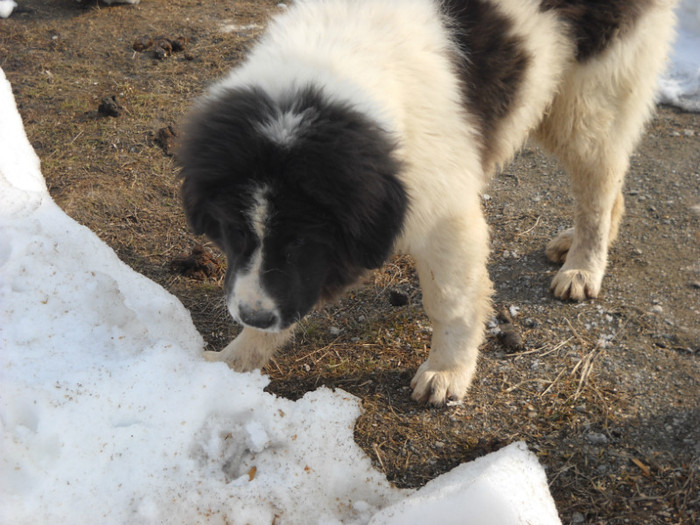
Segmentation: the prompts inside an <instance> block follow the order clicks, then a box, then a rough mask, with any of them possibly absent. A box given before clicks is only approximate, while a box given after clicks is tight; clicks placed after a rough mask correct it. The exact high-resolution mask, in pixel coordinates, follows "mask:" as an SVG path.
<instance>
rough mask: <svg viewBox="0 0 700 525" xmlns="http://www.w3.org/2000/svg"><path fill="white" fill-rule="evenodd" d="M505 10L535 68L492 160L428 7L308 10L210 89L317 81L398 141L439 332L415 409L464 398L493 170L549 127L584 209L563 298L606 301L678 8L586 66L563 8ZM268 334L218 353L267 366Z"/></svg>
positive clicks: (480, 321)
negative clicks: (609, 271) (629, 171)
mask: <svg viewBox="0 0 700 525" xmlns="http://www.w3.org/2000/svg"><path fill="white" fill-rule="evenodd" d="M492 3H493V4H495V5H497V6H498V8H499V9H500V10H501V12H502V13H503V14H505V15H507V16H508V17H509V18H511V19H512V21H513V22H514V24H513V32H514V33H515V34H516V35H517V36H518V37H520V39H521V40H522V42H523V45H524V47H525V49H526V50H527V52H528V54H529V55H530V58H531V61H530V64H529V69H528V70H527V71H526V72H525V75H524V81H523V84H522V86H521V87H520V89H519V91H518V92H517V94H516V97H515V102H514V104H513V106H512V107H511V108H510V112H509V114H508V115H507V116H506V117H505V118H504V120H503V121H502V123H501V125H500V126H499V127H498V128H497V130H496V137H495V143H494V144H493V145H491V146H492V147H491V148H490V151H492V156H491V157H490V158H481V154H480V150H479V144H480V140H479V139H480V137H479V136H478V133H477V128H476V125H475V122H476V120H475V118H474V117H473V116H471V115H469V114H468V113H467V112H466V111H465V108H464V107H463V104H462V99H461V93H460V85H459V82H458V80H457V79H456V77H455V75H454V71H453V66H452V64H451V62H450V58H449V57H450V55H451V54H454V53H461V52H464V53H465V54H466V55H467V59H468V52H469V51H468V50H461V49H459V48H458V47H457V46H458V45H459V43H458V42H453V41H452V40H451V38H450V36H449V34H448V33H447V32H446V30H445V24H444V20H443V19H442V15H441V14H440V12H439V8H438V5H437V3H436V2H433V1H430V0H354V1H346V0H307V1H300V2H296V3H295V4H293V5H292V6H291V7H290V8H289V9H288V10H287V11H286V12H285V13H284V14H282V15H281V16H279V17H278V18H277V19H276V20H274V21H273V22H272V23H271V25H270V28H269V31H268V32H267V34H266V36H265V37H264V38H263V39H262V40H261V42H260V43H259V45H258V46H257V47H255V48H254V49H253V50H252V52H251V53H250V55H249V57H248V59H247V60H246V61H245V62H244V64H243V65H242V66H241V67H239V68H237V69H235V70H234V71H233V72H232V73H231V74H230V75H229V76H228V77H227V78H225V79H224V80H223V81H221V82H220V83H219V84H218V85H216V86H214V87H213V88H212V91H211V96H214V97H215V96H216V95H217V93H220V92H221V90H222V89H225V88H228V87H233V86H250V85H254V86H257V87H260V88H262V89H263V90H265V91H266V92H267V93H268V94H269V95H270V96H271V97H273V99H274V98H279V97H281V96H282V95H284V94H285V93H287V92H288V90H289V88H290V86H296V87H304V86H306V85H309V84H310V85H313V86H319V87H321V88H322V89H323V92H324V93H325V94H327V95H330V96H332V97H335V98H337V99H338V100H341V101H344V102H349V103H351V104H352V105H353V106H354V107H355V108H356V109H358V110H359V111H362V112H364V113H365V114H367V115H369V116H370V117H371V118H372V119H374V120H375V121H377V122H378V123H380V125H382V126H383V127H384V129H386V130H387V131H389V132H390V133H392V134H393V135H394V137H395V138H396V139H397V141H398V143H399V150H398V154H399V156H400V158H401V160H402V161H403V165H404V167H405V169H404V170H403V172H402V174H401V177H402V180H403V183H404V184H405V186H406V188H407V190H408V192H409V197H410V199H411V206H410V208H409V214H408V216H407V218H406V224H405V228H404V232H405V233H404V234H403V236H402V237H401V239H399V241H398V242H397V246H396V249H397V251H399V252H407V253H411V254H412V255H413V256H414V257H415V259H416V263H417V269H418V273H419V277H420V282H421V286H422V288H423V297H424V306H425V309H426V312H427V313H428V315H429V316H430V318H431V321H432V322H433V341H432V349H431V352H430V356H429V358H428V360H427V361H426V362H425V363H424V364H423V365H422V366H421V367H420V368H419V370H418V372H417V374H416V376H415V377H414V379H413V381H412V383H411V385H412V387H413V397H414V398H415V399H417V400H425V401H430V402H432V403H437V404H439V403H444V402H445V401H446V400H447V399H448V398H450V397H452V398H456V399H461V398H462V397H463V396H464V394H465V392H466V390H467V388H468V386H469V384H470V382H471V380H472V377H473V375H474V372H475V370H476V363H477V357H478V347H479V345H480V344H481V343H482V341H483V327H484V324H485V321H486V319H487V318H488V316H489V314H490V294H491V283H490V280H489V277H488V273H487V271H486V261H487V258H488V242H489V240H488V237H489V236H488V229H487V225H486V222H485V220H484V217H483V214H482V211H481V207H480V199H479V194H480V192H481V191H482V189H483V188H484V186H485V184H487V182H488V179H489V177H490V175H491V174H492V172H493V171H494V170H495V169H496V168H497V167H498V166H502V165H503V164H505V163H506V162H508V161H509V160H510V158H511V157H512V156H513V154H514V153H515V151H517V149H518V148H519V147H521V145H522V143H523V142H524V141H525V140H526V138H527V137H528V135H529V134H530V132H535V131H536V133H535V135H536V137H537V138H539V139H540V140H541V141H542V142H543V144H544V145H545V146H546V147H548V148H549V149H550V150H551V151H553V152H554V153H555V154H556V155H557V156H558V157H559V159H560V160H561V161H562V163H563V165H564V166H565V167H566V168H567V169H568V170H569V172H570V173H571V175H572V178H573V182H574V193H575V195H576V197H577V201H578V205H577V210H576V215H575V226H576V229H575V230H570V231H568V232H564V233H563V234H562V235H561V236H560V237H558V238H557V239H555V240H554V241H553V244H551V245H550V247H549V248H548V255H550V257H551V258H553V259H558V260H565V264H564V266H563V267H562V269H561V271H560V272H559V273H558V274H557V276H556V278H555V279H554V282H553V285H552V286H553V290H554V293H555V295H556V296H558V297H570V298H572V299H585V298H586V297H588V296H595V295H597V294H598V292H599V290H600V283H601V280H602V278H603V273H604V271H605V265H606V260H607V247H608V244H609V242H610V241H611V239H612V238H614V235H615V234H616V233H617V226H618V223H619V219H620V216H621V213H622V201H621V193H620V188H621V185H622V180H623V177H624V173H625V170H626V168H627V163H628V157H629V155H630V153H631V151H632V149H633V148H634V146H635V145H636V143H637V141H638V139H639V137H640V133H641V129H642V126H643V124H644V122H645V121H646V120H647V119H648V117H649V114H650V110H651V107H652V101H653V92H654V89H655V83H656V76H657V74H658V72H659V71H660V69H661V68H662V66H663V62H664V57H665V54H666V48H667V43H668V41H669V39H670V37H671V33H672V25H673V15H672V12H671V7H672V2H670V1H666V0H658V1H657V7H655V8H653V9H651V10H650V11H649V12H647V13H646V14H645V15H644V16H643V17H642V19H641V20H639V22H638V25H637V28H636V29H635V30H634V31H632V32H630V33H629V34H627V35H625V36H624V38H622V39H620V40H619V41H618V42H617V43H615V44H614V45H613V46H611V48H609V49H608V50H606V51H605V52H604V53H603V54H601V55H600V56H598V57H594V58H592V59H590V60H588V61H587V62H585V63H583V64H580V63H578V62H577V61H576V60H575V49H574V47H573V45H572V44H571V43H570V42H569V40H568V39H567V30H566V27H564V25H563V23H562V22H561V21H559V20H557V19H556V17H555V16H554V14H553V13H552V12H551V11H549V12H544V13H543V12H540V11H539V9H538V4H539V2H538V1H536V0H492ZM295 122H296V121H295V120H294V119H293V118H291V117H289V118H288V117H284V118H283V119H282V120H280V121H278V122H277V123H272V124H269V125H268V130H269V133H271V134H272V135H274V136H277V137H278V140H280V141H282V142H285V141H287V140H290V139H291V137H292V136H293V132H292V131H293V128H294V123H295ZM567 252H568V254H567ZM290 333H291V332H290V331H287V332H285V334H290ZM255 337H258V339H255ZM255 337H254V336H252V335H250V329H245V330H244V331H243V334H242V335H241V336H240V339H241V341H240V343H239V340H238V339H237V340H236V341H234V342H233V343H232V344H231V345H229V347H227V349H226V350H225V352H224V353H223V355H221V356H220V358H222V359H224V360H227V361H229V362H232V363H233V364H234V366H236V363H240V362H245V363H251V362H255V363H257V364H256V366H257V365H258V364H259V365H260V366H262V365H263V364H264V360H262V359H253V358H252V357H250V356H249V355H248V353H250V352H254V353H255V355H258V356H259V355H268V356H269V355H271V354H272V351H273V350H274V349H273V348H272V346H274V347H275V348H276V347H277V346H279V345H280V344H282V343H281V341H282V340H283V338H282V336H281V335H280V336H279V337H278V338H274V341H273V340H272V339H266V338H268V337H271V336H266V335H259V336H255ZM253 340H254V343H255V344H254V345H253V346H252V347H250V348H248V346H246V343H247V342H250V341H253ZM267 342H269V343H270V345H271V346H270V347H269V348H268V347H266V348H264V349H263V350H261V345H262V346H264V345H265V344H267ZM234 347H235V348H234ZM246 367H247V368H249V367H250V365H246ZM244 368H245V367H244Z"/></svg>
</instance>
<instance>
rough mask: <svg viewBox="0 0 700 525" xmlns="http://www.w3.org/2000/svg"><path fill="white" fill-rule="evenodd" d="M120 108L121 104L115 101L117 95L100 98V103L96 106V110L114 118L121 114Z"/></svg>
mask: <svg viewBox="0 0 700 525" xmlns="http://www.w3.org/2000/svg"><path fill="white" fill-rule="evenodd" d="M122 109H124V108H122V106H121V104H119V102H118V101H117V97H116V96H115V95H112V96H109V97H105V98H103V99H102V102H100V105H99V107H98V108H97V112H98V113H99V114H100V115H104V116H106V117H115V118H116V117H118V116H119V115H121V114H122Z"/></svg>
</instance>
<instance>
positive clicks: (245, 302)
mask: <svg viewBox="0 0 700 525" xmlns="http://www.w3.org/2000/svg"><path fill="white" fill-rule="evenodd" d="M265 192H266V188H259V189H258V190H257V191H256V192H255V194H254V195H253V199H252V200H253V206H252V208H251V209H250V210H249V212H248V218H249V220H250V225H251V227H252V228H253V231H254V232H255V235H257V237H258V247H257V248H256V249H255V251H254V252H253V255H252V257H251V260H250V264H249V265H248V267H247V268H246V269H245V270H243V271H241V272H240V273H238V274H237V275H236V277H235V280H234V283H233V288H232V290H231V293H230V294H229V296H228V299H227V307H228V310H229V312H230V313H231V316H232V317H233V318H234V320H236V322H238V323H240V324H243V323H242V321H241V315H240V306H246V307H248V308H249V309H250V310H253V311H261V312H273V313H276V314H277V317H278V318H279V310H278V308H277V303H276V302H275V300H274V299H273V298H272V297H270V295H269V294H268V293H267V291H266V290H265V289H264V287H263V285H262V281H261V277H262V272H263V246H264V242H265V224H266V222H267V219H268V211H269V206H268V202H267V199H266V198H265ZM267 330H269V331H277V330H279V327H278V326H276V325H275V326H271V327H270V328H268V329H267Z"/></svg>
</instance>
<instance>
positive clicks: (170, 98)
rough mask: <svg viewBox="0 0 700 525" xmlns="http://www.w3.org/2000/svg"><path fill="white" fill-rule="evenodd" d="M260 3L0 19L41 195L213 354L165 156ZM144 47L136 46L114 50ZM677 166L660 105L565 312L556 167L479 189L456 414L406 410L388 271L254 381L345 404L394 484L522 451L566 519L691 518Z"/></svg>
mask: <svg viewBox="0 0 700 525" xmlns="http://www.w3.org/2000/svg"><path fill="white" fill-rule="evenodd" d="M277 3H278V0H264V1H263V0H256V1H252V0H251V1H245V0H240V1H234V0H230V1H214V0H212V1H206V2H203V1H196V0H143V2H142V3H141V5H139V6H118V7H116V6H115V7H107V6H105V5H103V4H100V3H97V2H96V1H94V0H84V1H83V2H82V3H78V2H76V1H75V0H53V1H51V2H45V1H43V0H26V1H23V2H21V7H20V9H18V10H17V11H16V13H15V14H14V15H13V17H12V18H10V19H8V20H0V66H1V67H2V68H3V69H4V70H5V72H6V74H7V76H8V78H9V80H10V81H11V82H12V83H13V87H14V91H15V96H16V99H17V101H18V104H19V107H20V112H21V114H22V116H23V118H24V121H25V124H26V128H27V132H28V135H29V138H30V140H31V142H32V144H33V145H34V147H35V148H36V151H37V153H38V154H39V156H40V157H41V159H42V162H43V172H44V174H45V176H46V179H47V183H48V186H49V189H50V192H51V194H52V195H53V197H54V199H55V200H56V202H57V203H58V204H59V205H60V206H61V207H63V209H64V210H66V212H67V213H69V214H70V215H71V216H72V217H74V218H75V219H77V220H78V221H79V222H81V223H82V224H84V225H86V226H88V227H89V228H90V229H92V230H93V231H95V232H96V233H97V234H98V235H99V236H100V237H101V238H102V239H104V240H105V241H106V242H107V243H108V244H109V245H110V246H112V247H113V248H114V249H115V250H116V252H117V253H118V254H119V256H120V257H121V258H122V260H124V261H125V262H126V263H128V264H129V265H131V266H132V267H134V268H135V269H136V270H138V271H139V272H141V273H143V274H145V275H147V276H148V277H150V278H151V279H153V280H155V281H157V282H158V283H160V284H162V285H163V286H164V287H165V288H167V289H168V290H170V291H171V292H172V293H174V294H175V295H176V296H178V297H179V298H180V300H182V302H183V303H184V304H185V306H187V308H189V309H190V311H191V312H192V316H193V319H194V321H195V324H196V325H197V326H198V328H199V330H200V331H201V332H202V334H203V335H204V337H205V339H206V340H207V342H208V344H209V345H210V347H212V348H214V349H218V348H221V347H222V346H223V345H225V344H226V343H227V342H228V341H229V340H230V339H231V337H232V336H233V335H234V334H235V331H236V328H235V326H233V324H232V322H231V321H230V320H229V318H228V315H227V313H226V311H225V309H224V308H223V302H222V298H221V282H220V281H221V272H222V265H224V264H225V261H223V259H222V257H221V255H220V254H219V253H217V252H215V251H214V249H213V248H211V247H210V246H208V245H205V247H204V251H202V250H201V249H200V250H198V251H196V252H195V253H194V257H192V254H193V249H194V248H195V246H197V245H198V244H201V243H204V242H206V241H205V240H204V239H195V238H193V236H192V235H191V233H190V232H189V231H188V229H187V227H186V224H185V221H184V217H183V214H182V211H181V208H180V204H179V197H178V188H179V181H178V178H177V170H176V167H175V164H174V161H173V159H172V157H171V156H169V155H168V147H169V145H170V144H171V142H172V140H173V137H172V134H173V132H174V133H175V134H176V133H177V129H178V121H179V119H180V118H181V116H182V114H183V113H184V112H185V111H186V109H187V107H188V106H189V104H190V103H191V101H192V98H193V97H194V96H196V95H197V94H199V93H200V92H201V91H202V89H203V88H204V87H205V86H206V84H207V83H208V82H209V81H210V80H212V79H214V78H216V77H219V76H221V75H222V74H224V72H225V71H226V70H228V69H229V68H230V67H231V66H232V65H233V64H235V63H236V61H238V60H240V58H241V57H242V56H243V54H244V52H245V49H246V48H247V47H248V46H249V45H250V43H251V42H252V41H253V39H254V38H255V37H256V36H257V35H258V34H259V33H260V31H261V29H262V26H263V25H264V22H265V19H266V17H267V16H268V15H269V14H270V13H272V12H274V11H275V10H277V9H279V7H277ZM144 37H146V38H144ZM162 37H164V38H167V39H169V40H171V41H172V40H176V39H177V38H178V37H184V38H186V39H187V42H186V43H185V49H184V50H182V51H179V52H176V51H172V54H170V55H169V56H164V57H162V58H158V55H159V54H160V55H168V54H169V53H168V52H167V49H166V51H165V52H161V51H158V50H157V49H156V48H157V47H159V46H156V45H155V44H157V43H158V41H159V40H161V41H162V39H163V38H162ZM149 38H150V39H151V40H154V46H153V47H149V48H148V49H145V50H142V51H135V50H134V48H133V45H134V43H137V47H138V42H142V43H143V42H144V41H148V39H149ZM160 48H167V45H165V44H164V45H163V46H160ZM112 97H114V98H112ZM105 99H106V100H107V107H103V109H102V111H100V110H99V109H98V108H99V107H100V105H101V104H103V101H104V100H105ZM114 103H115V104H114ZM103 106H104V105H103ZM110 106H111V109H110ZM108 113H118V116H109V115H108ZM0 118H2V117H1V116H0ZM175 138H176V137H175ZM698 166H700V116H698V115H690V114H683V113H679V112H676V111H675V110H672V109H669V108H662V109H661V110H660V113H659V115H658V117H657V118H656V120H655V121H654V122H653V123H652V125H651V126H650V129H649V133H648V136H647V138H646V139H645V141H644V143H643V145H642V147H641V148H640V151H639V153H638V154H637V155H636V156H635V157H634V159H633V166H632V173H631V175H630V178H629V182H628V185H627V188H628V189H627V203H628V215H627V218H626V221H625V224H624V226H623V236H622V240H621V241H620V242H619V244H618V245H617V246H616V247H615V249H614V250H613V252H612V254H611V270H610V273H609V276H608V277H607V278H606V281H605V283H604V296H603V297H602V298H600V299H599V300H596V301H590V302H587V303H584V304H580V305H579V304H567V303H563V302H560V301H555V300H554V299H553V298H552V297H551V296H550V295H549V293H548V291H547V288H548V283H549V281H550V279H551V277H552V276H553V274H554V272H555V271H556V268H555V267H554V266H552V265H550V264H548V263H547V262H546V261H545V258H544V255H543V253H542V248H543V246H544V244H545V242H546V240H547V239H548V238H550V237H551V236H552V235H553V234H554V233H555V232H556V231H558V230H559V229H560V228H562V227H563V226H565V225H566V224H567V220H568V216H569V211H570V204H571V203H570V200H568V197H567V193H566V179H565V178H564V177H563V176H562V174H561V172H560V170H559V168H558V167H557V166H556V164H555V163H554V162H553V161H552V160H551V159H547V158H545V157H544V156H543V155H541V153H540V152H539V151H538V150H537V149H535V148H534V147H532V148H526V149H525V150H524V151H523V152H522V153H521V154H520V155H519V156H518V158H517V159H516V161H515V163H514V165H513V166H511V167H510V168H509V169H508V170H507V171H506V172H505V173H504V174H501V175H499V176H498V177H497V178H496V179H495V180H494V181H493V183H492V185H491V187H490V188H489V190H488V192H489V194H490V197H485V200H484V205H485V208H486V211H487V213H488V216H489V221H490V223H491V225H492V227H493V237H494V241H493V245H494V252H493V257H492V262H491V266H490V270H491V275H492V278H493V280H494V282H495V287H496V296H495V302H496V309H497V311H500V312H501V315H499V317H498V319H495V320H494V321H493V322H492V324H491V326H490V328H489V337H488V341H487V343H486V344H485V345H484V348H483V358H482V360H481V365H480V370H479V375H478V378H477V380H476V382H475V384H474V387H473V388H472V390H471V392H470V395H469V399H468V400H467V401H466V402H465V403H464V404H459V405H455V406H449V407H447V408H442V409H435V408H426V407H423V406H418V405H416V404H415V403H413V402H411V401H410V399H409V389H408V383H409V381H410V378H411V376H412V374H413V373H414V371H415V369H416V368H417V366H418V364H419V363H420V362H421V361H422V360H423V359H424V358H425V357H426V355H427V352H428V347H429V344H430V325H429V322H428V320H427V318H426V317H425V315H424V314H423V312H422V309H421V308H420V289H419V288H418V285H417V279H416V276H415V273H414V271H413V268H412V266H411V261H410V259H408V258H397V259H395V260H393V261H392V262H390V263H389V264H387V265H386V267H385V268H384V269H383V270H382V271H381V272H378V273H376V274H375V275H372V276H369V277H368V280H367V281H366V282H365V283H364V284H363V285H362V286H360V287H358V288H357V289H356V290H355V291H354V292H352V293H350V294H348V296H347V297H346V298H345V299H343V300H342V301H341V302H340V303H338V304H336V305H332V306H328V307H326V308H323V309H320V310H318V311H316V312H314V313H313V314H312V315H310V316H309V317H308V318H307V319H306V320H305V321H304V323H303V324H302V327H301V330H300V331H299V334H298V335H297V337H296V340H295V342H294V344H293V345H292V347H291V348H289V349H288V350H287V351H285V352H283V353H282V354H281V355H279V356H278V357H277V359H276V360H275V361H274V362H273V363H272V364H271V365H270V366H268V369H267V373H269V375H270V378H271V383H270V386H269V390H270V391H271V392H274V393H276V394H278V395H283V396H287V397H291V398H298V397H300V396H302V395H303V394H304V393H305V392H306V391H308V390H311V389H314V388H316V387H317V386H319V385H327V386H329V387H339V388H343V389H345V390H347V391H348V392H351V393H353V394H355V395H356V396H359V397H360V398H361V399H362V402H363V405H364V407H365V414H364V415H363V416H362V417H361V418H360V419H359V420H358V422H357V426H356V429H355V438H356V441H357V443H358V444H359V445H360V446H361V447H362V448H363V449H364V450H365V451H366V452H367V454H368V455H369V456H370V457H372V459H373V461H374V463H375V465H376V467H377V468H378V469H381V470H382V471H384V472H385V473H386V475H387V476H388V478H389V479H390V480H391V481H392V482H394V483H396V484H397V485H398V486H401V487H419V486H421V485H423V484H425V483H426V482H427V481H428V480H430V479H432V478H434V477H436V476H438V475H439V474H441V473H443V472H446V471H447V470H449V469H451V468H452V467H454V466H456V465H457V464H459V463H461V462H464V461H468V460H470V459H473V458H475V457H478V456H481V455H483V454H485V453H487V452H490V451H493V450H496V449H498V448H500V447H501V446H503V445H505V444H507V443H510V442H512V441H514V440H524V441H525V442H527V444H528V446H529V447H530V449H531V450H533V451H534V452H535V453H536V454H537V455H538V457H539V458H540V461H541V462H542V464H543V465H544V466H545V467H546V470H547V474H548V477H549V481H550V485H551V489H552V493H553V495H554V497H555V500H556V502H557V507H558V509H559V511H560V514H561V517H562V521H563V523H565V524H566V523H601V524H602V523H605V524H621V523H633V524H638V523H678V524H680V523H683V524H689V523H697V522H698V521H699V520H700V496H699V493H700V490H699V489H700V483H699V477H700V461H699V460H698V455H699V453H700V410H699V408H698V400H699V397H700V394H699V393H698V383H699V379H700V366H699V363H698V351H699V350H700V333H699V331H698V326H700V284H699V281H700V256H699V255H700V252H699V248H698V246H699V245H700V237H699V236H698V227H699V223H700V219H698V217H697V216H695V215H694V214H693V213H692V211H691V207H692V206H693V205H696V204H697V203H698V201H700V195H699V191H698V188H699V187H700V172H699V168H698ZM188 268H189V269H190V270H191V271H190V272H189V273H187V275H185V274H184V273H185V271H186V270H187V269H188ZM503 332H506V333H507V334H510V335H506V336H503ZM231 402H232V403H235V400H231Z"/></svg>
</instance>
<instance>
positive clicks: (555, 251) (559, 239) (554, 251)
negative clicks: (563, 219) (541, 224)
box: [544, 228, 575, 264]
mask: <svg viewBox="0 0 700 525" xmlns="http://www.w3.org/2000/svg"><path fill="white" fill-rule="evenodd" d="M574 232H575V230H574V229H573V228H569V229H568V230H564V231H561V232H559V233H558V234H557V236H556V237H554V239H552V240H551V241H549V243H547V247H546V248H545V249H544V253H545V255H546V256H547V259H549V260H550V261H552V262H554V263H557V264H564V262H566V256H567V255H568V253H569V249H571V244H572V243H573V242H574Z"/></svg>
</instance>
